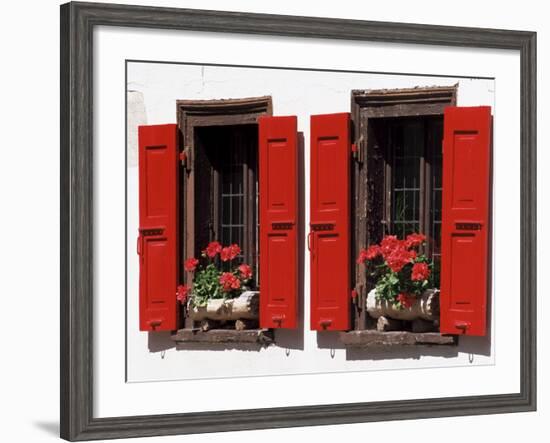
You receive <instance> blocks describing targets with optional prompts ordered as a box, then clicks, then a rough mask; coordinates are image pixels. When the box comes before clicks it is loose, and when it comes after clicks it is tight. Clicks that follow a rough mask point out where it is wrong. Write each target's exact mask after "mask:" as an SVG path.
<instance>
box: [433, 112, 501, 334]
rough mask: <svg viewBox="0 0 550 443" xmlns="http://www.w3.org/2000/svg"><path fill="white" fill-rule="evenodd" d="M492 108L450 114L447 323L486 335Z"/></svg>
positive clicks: (444, 237)
mask: <svg viewBox="0 0 550 443" xmlns="http://www.w3.org/2000/svg"><path fill="white" fill-rule="evenodd" d="M490 174H491V108H490V107H488V106H482V107H472V108H467V107H449V108H446V109H445V115H444V142H443V205H442V215H443V220H442V231H441V327H440V330H441V332H442V333H444V334H463V335H478V336H482V335H486V323H487V320H486V316H487V297H488V288H489V284H488V279H489V275H490V274H489V263H490V261H489V235H490V232H491V226H490V216H489V205H490V192H491V184H490Z"/></svg>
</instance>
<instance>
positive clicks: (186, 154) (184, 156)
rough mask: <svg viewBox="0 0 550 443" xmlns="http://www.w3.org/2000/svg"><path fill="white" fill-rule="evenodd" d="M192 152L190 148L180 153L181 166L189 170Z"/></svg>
mask: <svg viewBox="0 0 550 443" xmlns="http://www.w3.org/2000/svg"><path fill="white" fill-rule="evenodd" d="M190 154H191V150H190V149H189V148H184V149H183V151H181V152H180V162H181V165H182V166H184V167H185V168H187V169H191V155H190Z"/></svg>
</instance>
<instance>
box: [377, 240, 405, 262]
mask: <svg viewBox="0 0 550 443" xmlns="http://www.w3.org/2000/svg"><path fill="white" fill-rule="evenodd" d="M404 246H405V243H404V242H403V241H402V240H399V239H398V238H397V237H396V236H395V235H386V236H385V237H384V238H383V239H382V241H381V242H380V252H381V253H382V255H383V257H384V258H385V259H387V257H388V256H389V255H390V254H392V253H393V252H394V251H395V250H396V249H404Z"/></svg>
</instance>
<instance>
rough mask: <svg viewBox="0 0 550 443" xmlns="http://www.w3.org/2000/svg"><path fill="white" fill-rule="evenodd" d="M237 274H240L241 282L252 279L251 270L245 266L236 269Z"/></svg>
mask: <svg viewBox="0 0 550 443" xmlns="http://www.w3.org/2000/svg"><path fill="white" fill-rule="evenodd" d="M237 269H238V270H239V273H240V274H241V278H242V279H243V280H248V279H250V278H252V268H251V267H250V266H248V265H246V264H244V263H243V264H242V265H240V266H239V267H238V268H237Z"/></svg>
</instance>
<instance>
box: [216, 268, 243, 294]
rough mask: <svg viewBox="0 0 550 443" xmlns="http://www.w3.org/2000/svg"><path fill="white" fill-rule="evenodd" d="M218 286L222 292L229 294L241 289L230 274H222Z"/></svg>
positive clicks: (239, 283)
mask: <svg viewBox="0 0 550 443" xmlns="http://www.w3.org/2000/svg"><path fill="white" fill-rule="evenodd" d="M220 284H221V285H222V290H223V291H224V292H231V291H232V290H233V289H239V288H240V287H241V281H240V280H239V279H238V278H237V277H236V276H235V275H234V274H233V273H231V272H224V273H223V274H222V275H221V276H220Z"/></svg>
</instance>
